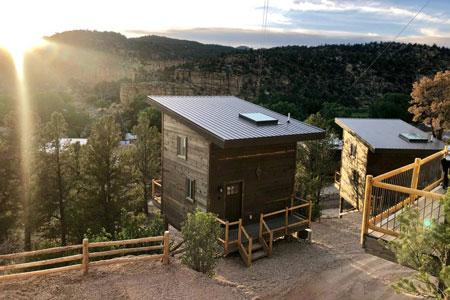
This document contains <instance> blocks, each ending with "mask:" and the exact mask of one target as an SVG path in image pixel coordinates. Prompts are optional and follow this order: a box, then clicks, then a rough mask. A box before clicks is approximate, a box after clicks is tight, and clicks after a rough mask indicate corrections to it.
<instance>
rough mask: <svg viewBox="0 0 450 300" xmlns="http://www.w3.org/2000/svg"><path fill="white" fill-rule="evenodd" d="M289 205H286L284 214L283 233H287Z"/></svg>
mask: <svg viewBox="0 0 450 300" xmlns="http://www.w3.org/2000/svg"><path fill="white" fill-rule="evenodd" d="M288 214H289V207H286V216H285V218H284V226H285V227H284V234H285V235H287V234H288V225H289V215H288Z"/></svg>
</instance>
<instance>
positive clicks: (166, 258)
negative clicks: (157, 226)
mask: <svg viewBox="0 0 450 300" xmlns="http://www.w3.org/2000/svg"><path fill="white" fill-rule="evenodd" d="M169 243H170V240H169V231H165V232H164V257H163V264H164V265H168V264H169Z"/></svg>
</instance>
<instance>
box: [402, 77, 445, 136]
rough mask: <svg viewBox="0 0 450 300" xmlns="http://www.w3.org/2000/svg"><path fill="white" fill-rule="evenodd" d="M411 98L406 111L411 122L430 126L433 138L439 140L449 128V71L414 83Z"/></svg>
mask: <svg viewBox="0 0 450 300" xmlns="http://www.w3.org/2000/svg"><path fill="white" fill-rule="evenodd" d="M411 97H412V100H411V102H410V103H411V104H412V106H411V107H410V108H409V110H408V111H409V112H410V113H412V114H413V115H414V117H413V121H414V122H417V121H420V122H423V123H424V124H426V125H430V126H431V129H432V131H433V136H434V137H436V138H438V139H441V138H442V134H443V133H444V130H445V129H448V128H450V71H449V70H447V71H445V72H437V73H436V75H435V76H434V77H433V78H432V79H431V78H428V77H424V78H422V79H421V80H420V81H419V82H415V83H414V84H413V91H412V92H411Z"/></svg>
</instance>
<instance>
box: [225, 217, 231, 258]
mask: <svg viewBox="0 0 450 300" xmlns="http://www.w3.org/2000/svg"><path fill="white" fill-rule="evenodd" d="M229 226H230V222H229V221H227V222H226V224H225V255H228V234H229V232H230V228H229Z"/></svg>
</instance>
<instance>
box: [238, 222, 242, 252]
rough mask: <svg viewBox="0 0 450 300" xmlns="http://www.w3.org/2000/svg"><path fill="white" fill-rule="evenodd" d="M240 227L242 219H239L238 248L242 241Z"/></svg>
mask: <svg viewBox="0 0 450 300" xmlns="http://www.w3.org/2000/svg"><path fill="white" fill-rule="evenodd" d="M241 226H242V219H239V230H238V246H239V245H240V244H241V241H242V237H241Z"/></svg>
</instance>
